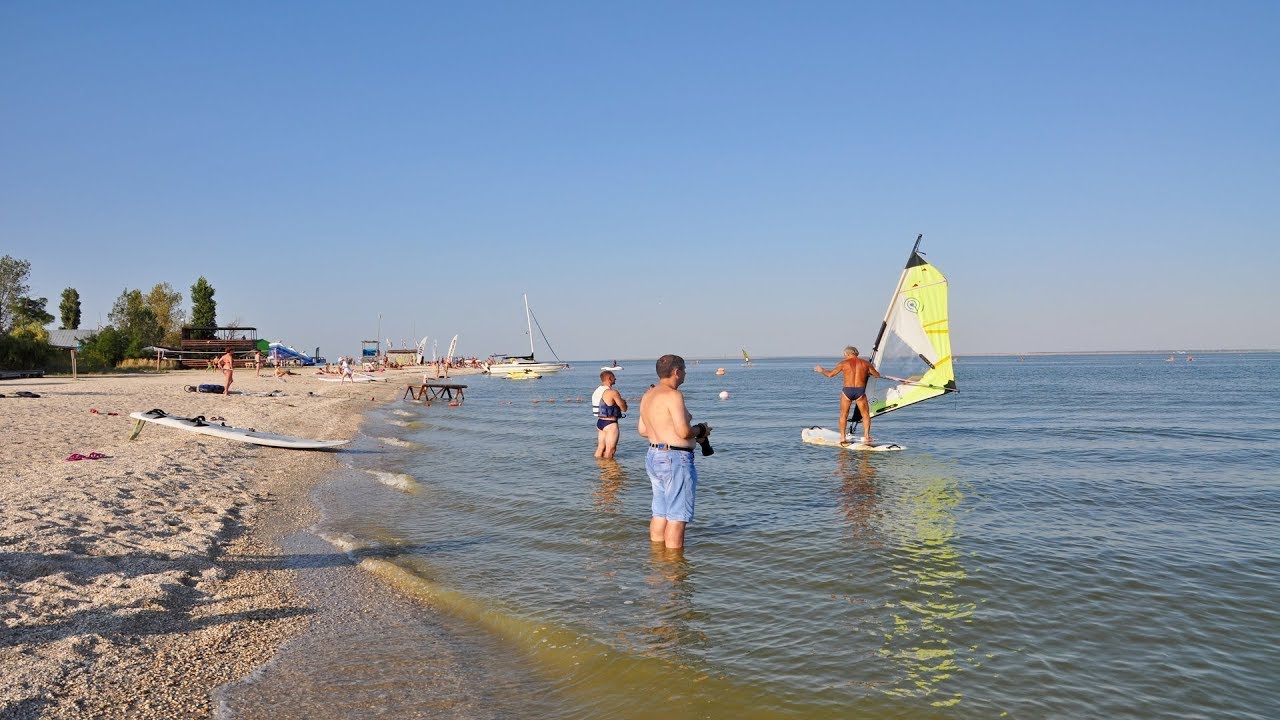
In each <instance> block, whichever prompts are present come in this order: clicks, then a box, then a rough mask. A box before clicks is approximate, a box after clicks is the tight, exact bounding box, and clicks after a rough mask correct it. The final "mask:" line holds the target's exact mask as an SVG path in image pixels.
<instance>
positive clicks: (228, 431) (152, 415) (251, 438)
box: [129, 410, 347, 450]
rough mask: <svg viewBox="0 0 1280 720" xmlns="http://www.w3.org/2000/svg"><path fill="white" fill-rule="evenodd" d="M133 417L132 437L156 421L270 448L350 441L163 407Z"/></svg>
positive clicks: (315, 446)
mask: <svg viewBox="0 0 1280 720" xmlns="http://www.w3.org/2000/svg"><path fill="white" fill-rule="evenodd" d="M129 417H131V418H133V419H134V420H137V421H138V424H137V425H136V426H135V427H134V429H133V434H132V435H130V436H129V439H130V440H132V439H134V438H136V437H138V434H139V433H141V432H142V428H143V427H144V426H143V423H152V424H154V425H164V426H165V427H171V428H175V429H178V430H186V431H187V432H194V433H200V434H201V435H212V436H214V437H220V438H225V439H227V440H235V441H237V442H244V443H251V444H253V445H267V446H269V447H278V448H291V449H294V450H319V449H322V448H331V447H337V446H339V445H345V444H346V443H347V441H346V440H306V439H304V438H296V437H290V436H288V435H272V434H271V433H264V432H258V431H257V430H254V429H253V428H238V427H232V426H230V425H222V424H221V423H212V422H209V421H208V420H205V419H204V418H203V417H194V418H185V417H177V416H174V415H169V414H167V413H165V411H163V410H148V411H146V412H135V413H129Z"/></svg>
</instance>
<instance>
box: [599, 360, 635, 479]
mask: <svg viewBox="0 0 1280 720" xmlns="http://www.w3.org/2000/svg"><path fill="white" fill-rule="evenodd" d="M616 382H618V378H617V376H616V375H614V374H613V372H612V371H609V370H605V371H604V372H602V373H600V387H598V388H596V391H595V392H594V393H592V395H591V404H592V409H593V411H594V412H595V414H596V457H598V458H604V459H606V460H612V459H613V455H614V453H615V452H617V451H618V434H619V433H620V432H621V430H619V428H618V421H619V420H621V419H622V418H623V413H625V412H626V411H627V400H626V398H624V397H622V394H621V393H619V392H618V391H617V390H614V389H613V385H614V383H616Z"/></svg>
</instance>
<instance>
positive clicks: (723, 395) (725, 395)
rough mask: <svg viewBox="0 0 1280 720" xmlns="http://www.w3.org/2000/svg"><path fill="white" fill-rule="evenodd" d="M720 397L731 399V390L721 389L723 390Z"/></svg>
mask: <svg viewBox="0 0 1280 720" xmlns="http://www.w3.org/2000/svg"><path fill="white" fill-rule="evenodd" d="M720 399H721V400H728V399H729V391H728V390H721V391H720Z"/></svg>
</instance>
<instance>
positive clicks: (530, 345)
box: [524, 293, 533, 360]
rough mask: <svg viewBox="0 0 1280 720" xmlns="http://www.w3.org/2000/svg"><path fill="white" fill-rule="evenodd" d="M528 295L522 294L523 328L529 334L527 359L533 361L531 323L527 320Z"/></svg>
mask: <svg viewBox="0 0 1280 720" xmlns="http://www.w3.org/2000/svg"><path fill="white" fill-rule="evenodd" d="M529 317H530V316H529V293H525V294H524V326H525V332H527V333H529V359H530V360H532V359H533V321H532V320H530V319H529Z"/></svg>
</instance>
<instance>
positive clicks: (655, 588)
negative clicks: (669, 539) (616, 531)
mask: <svg viewBox="0 0 1280 720" xmlns="http://www.w3.org/2000/svg"><path fill="white" fill-rule="evenodd" d="M692 567H693V566H692V564H691V563H690V562H689V559H688V558H686V557H685V554H684V548H668V547H666V546H664V545H663V544H662V543H654V542H651V543H649V566H648V572H647V573H646V574H645V577H644V580H645V584H646V585H647V586H648V589H649V593H648V595H649V601H650V602H651V603H652V605H653V613H652V615H651V616H650V621H651V622H652V624H651V625H649V626H647V627H645V628H643V629H642V632H643V634H644V637H645V642H646V644H647V645H648V646H649V649H650V650H651V651H654V652H661V653H662V654H664V655H667V656H669V657H673V658H680V657H681V656H685V657H687V656H690V655H696V654H698V653H700V652H702V651H703V650H705V649H706V644H707V635H706V633H705V632H703V631H702V630H700V629H698V628H697V626H696V625H695V623H696V621H697V620H698V614H697V611H696V609H695V608H696V606H695V604H694V592H693V584H692V583H691V582H690V581H689V576H690V574H691V571H692Z"/></svg>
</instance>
